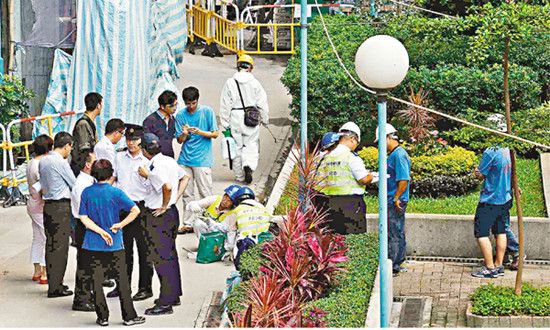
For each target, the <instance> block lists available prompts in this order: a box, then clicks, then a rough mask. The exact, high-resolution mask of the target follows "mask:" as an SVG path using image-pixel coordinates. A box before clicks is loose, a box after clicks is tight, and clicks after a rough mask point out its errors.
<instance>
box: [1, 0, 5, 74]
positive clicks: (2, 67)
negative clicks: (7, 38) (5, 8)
mask: <svg viewBox="0 0 550 330" xmlns="http://www.w3.org/2000/svg"><path fill="white" fill-rule="evenodd" d="M1 22H2V5H1V4H0V82H1V81H3V80H4V59H3V58H2V43H3V41H2V23H1Z"/></svg>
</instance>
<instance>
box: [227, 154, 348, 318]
mask: <svg viewBox="0 0 550 330" xmlns="http://www.w3.org/2000/svg"><path fill="white" fill-rule="evenodd" d="M295 156H296V155H295ZM318 160H319V152H318V148H315V149H314V151H313V153H309V152H308V153H307V155H306V159H305V161H304V162H300V161H299V162H298V163H297V167H298V172H299V173H300V175H301V176H302V177H303V178H304V180H303V181H302V183H303V187H304V188H303V189H302V191H303V192H304V193H305V195H304V196H303V197H304V198H303V199H302V200H303V201H304V202H303V203H306V204H305V207H303V206H304V205H303V204H300V203H299V204H298V205H296V206H294V207H291V208H290V209H289V210H288V213H287V216H286V217H285V219H284V221H283V222H282V223H281V224H280V225H279V233H278V235H277V236H275V238H274V239H273V240H272V241H270V242H267V243H265V244H264V247H263V254H264V256H265V257H266V260H267V261H266V263H265V264H264V265H262V266H261V267H260V271H261V274H260V275H259V276H258V277H255V278H252V279H251V280H250V286H249V287H248V290H247V292H246V297H247V299H246V302H245V303H244V305H245V307H247V313H245V314H235V315H233V317H234V320H235V323H234V325H235V326H238V327H250V326H252V327H323V326H325V323H324V322H323V321H322V318H323V316H324V315H325V314H326V313H324V311H322V310H318V309H317V310H315V311H313V313H312V312H311V311H310V312H309V313H308V315H305V316H304V315H302V314H303V312H304V311H303V306H304V304H305V303H306V302H308V301H312V300H316V299H319V298H320V297H322V296H323V295H324V294H325V293H326V291H327V288H328V287H329V286H330V285H331V284H332V283H333V281H334V276H335V274H336V273H337V272H338V271H342V269H341V267H340V266H339V264H340V263H341V262H344V261H346V260H347V257H346V256H345V253H346V251H347V250H346V247H345V242H344V238H343V236H341V235H338V234H335V233H333V232H331V231H329V230H327V229H326V228H325V227H324V226H323V223H324V222H325V221H326V220H325V218H326V216H327V213H326V212H322V211H319V210H317V209H316V208H315V207H313V205H312V204H310V201H311V199H312V198H313V197H314V195H315V188H316V187H319V179H318V176H317V175H316V174H317V173H316V171H317V164H318ZM296 181H297V180H296ZM293 183H294V184H298V183H299V182H292V181H291V182H289V184H293ZM295 197H296V198H298V196H295Z"/></svg>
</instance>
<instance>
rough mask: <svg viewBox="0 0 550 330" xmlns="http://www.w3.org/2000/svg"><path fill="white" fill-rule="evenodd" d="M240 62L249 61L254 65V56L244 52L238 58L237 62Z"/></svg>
mask: <svg viewBox="0 0 550 330" xmlns="http://www.w3.org/2000/svg"><path fill="white" fill-rule="evenodd" d="M238 63H248V64H250V65H254V60H253V59H252V56H250V55H248V54H243V55H241V56H239V58H238V59H237V64H238Z"/></svg>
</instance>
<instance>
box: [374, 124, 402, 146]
mask: <svg viewBox="0 0 550 330" xmlns="http://www.w3.org/2000/svg"><path fill="white" fill-rule="evenodd" d="M378 131H379V128H378V127H376V139H374V142H378ZM393 133H397V130H396V129H395V127H393V125H392V124H386V136H388V135H390V134H393Z"/></svg>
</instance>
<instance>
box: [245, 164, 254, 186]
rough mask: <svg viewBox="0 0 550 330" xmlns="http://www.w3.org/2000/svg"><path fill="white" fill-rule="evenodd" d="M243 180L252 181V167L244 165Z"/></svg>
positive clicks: (249, 182)
mask: <svg viewBox="0 0 550 330" xmlns="http://www.w3.org/2000/svg"><path fill="white" fill-rule="evenodd" d="M244 182H246V184H251V183H252V169H251V168H250V167H248V166H245V167H244Z"/></svg>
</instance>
